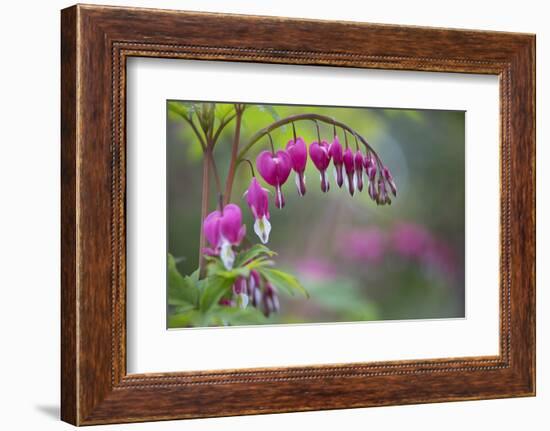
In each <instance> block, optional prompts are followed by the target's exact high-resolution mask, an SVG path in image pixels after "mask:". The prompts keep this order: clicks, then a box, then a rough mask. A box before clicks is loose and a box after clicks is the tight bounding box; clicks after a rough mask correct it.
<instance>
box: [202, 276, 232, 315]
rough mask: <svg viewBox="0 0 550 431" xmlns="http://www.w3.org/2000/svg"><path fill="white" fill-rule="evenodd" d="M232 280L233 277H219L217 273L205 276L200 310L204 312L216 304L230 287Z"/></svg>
mask: <svg viewBox="0 0 550 431" xmlns="http://www.w3.org/2000/svg"><path fill="white" fill-rule="evenodd" d="M233 282H234V279H231V278H225V277H220V276H218V275H213V276H209V277H207V278H206V279H205V287H204V290H203V292H202V295H201V299H200V309H201V311H202V312H203V313H206V312H208V310H210V308H212V306H214V305H216V304H217V303H218V302H219V300H220V299H221V297H222V296H223V295H224V294H225V293H226V292H227V291H228V290H229V289H230V288H231V286H232V285H233Z"/></svg>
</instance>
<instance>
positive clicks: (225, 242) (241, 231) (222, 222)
mask: <svg viewBox="0 0 550 431" xmlns="http://www.w3.org/2000/svg"><path fill="white" fill-rule="evenodd" d="M203 231H204V235H205V237H206V239H207V240H208V242H209V243H210V245H211V246H212V248H210V249H206V250H203V252H204V253H205V254H209V255H214V256H220V258H221V260H222V262H223V264H224V266H225V267H226V268H227V269H232V268H233V263H234V262H235V252H234V251H233V246H238V245H239V244H240V243H241V241H242V240H243V238H244V236H245V234H246V226H245V225H244V224H242V213H241V209H240V208H239V207H238V206H237V205H235V204H228V205H226V206H225V207H224V208H223V212H221V211H219V210H216V211H213V212H211V213H210V214H208V215H207V216H206V218H205V219H204V222H203Z"/></svg>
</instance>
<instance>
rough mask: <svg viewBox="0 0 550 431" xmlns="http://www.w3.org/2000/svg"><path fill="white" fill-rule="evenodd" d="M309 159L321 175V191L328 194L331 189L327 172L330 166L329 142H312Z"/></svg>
mask: <svg viewBox="0 0 550 431" xmlns="http://www.w3.org/2000/svg"><path fill="white" fill-rule="evenodd" d="M309 157H311V160H312V162H313V164H314V165H315V167H316V168H317V169H318V170H319V172H320V173H321V190H322V191H323V192H324V193H326V192H328V191H329V189H330V183H329V182H328V179H327V176H326V171H327V168H328V165H329V164H330V153H329V145H328V143H327V141H321V142H312V143H311V145H310V146H309Z"/></svg>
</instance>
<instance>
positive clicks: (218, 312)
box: [211, 306, 267, 326]
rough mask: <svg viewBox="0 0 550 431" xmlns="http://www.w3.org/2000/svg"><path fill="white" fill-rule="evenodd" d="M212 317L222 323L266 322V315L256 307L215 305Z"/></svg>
mask: <svg viewBox="0 0 550 431" xmlns="http://www.w3.org/2000/svg"><path fill="white" fill-rule="evenodd" d="M211 319H212V320H218V322H219V323H218V324H222V325H226V326H227V325H251V324H258V323H265V322H266V320H267V319H266V317H265V316H264V315H263V313H262V312H261V311H260V310H258V309H257V308H255V307H247V308H245V309H242V308H236V307H220V306H218V307H215V308H213V309H212V311H211Z"/></svg>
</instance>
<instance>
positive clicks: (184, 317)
mask: <svg viewBox="0 0 550 431" xmlns="http://www.w3.org/2000/svg"><path fill="white" fill-rule="evenodd" d="M203 321H204V316H203V315H202V313H200V311H198V310H190V311H188V312H186V313H182V314H173V315H171V316H168V327H169V328H188V327H193V326H202V325H203Z"/></svg>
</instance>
